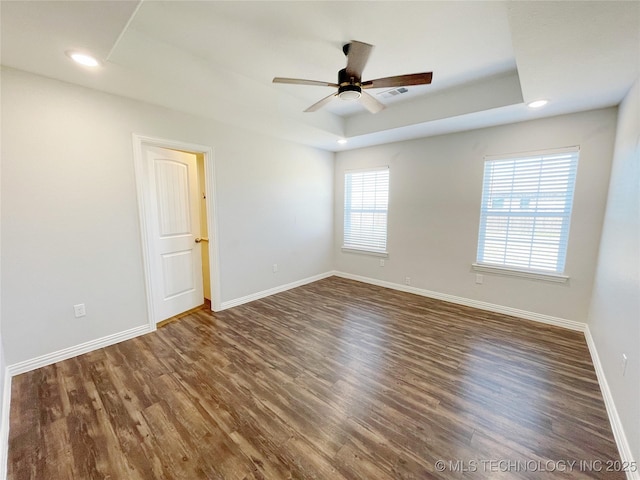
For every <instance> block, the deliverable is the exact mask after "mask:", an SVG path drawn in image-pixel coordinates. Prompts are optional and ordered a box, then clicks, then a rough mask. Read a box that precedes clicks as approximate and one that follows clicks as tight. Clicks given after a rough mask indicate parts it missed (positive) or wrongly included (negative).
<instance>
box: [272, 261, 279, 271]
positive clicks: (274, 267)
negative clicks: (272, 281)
mask: <svg viewBox="0 0 640 480" xmlns="http://www.w3.org/2000/svg"><path fill="white" fill-rule="evenodd" d="M271 269H272V270H273V273H276V272H277V271H278V264H277V263H274V264H273V267H271Z"/></svg>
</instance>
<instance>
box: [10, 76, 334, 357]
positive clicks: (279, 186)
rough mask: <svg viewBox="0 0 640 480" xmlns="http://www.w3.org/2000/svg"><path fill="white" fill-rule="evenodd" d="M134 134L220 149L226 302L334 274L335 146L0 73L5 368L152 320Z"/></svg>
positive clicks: (221, 244) (220, 218)
mask: <svg viewBox="0 0 640 480" xmlns="http://www.w3.org/2000/svg"><path fill="white" fill-rule="evenodd" d="M132 133H138V134H142V135H147V136H152V137H160V138H166V139H172V140H178V141H182V142H190V143H197V144H201V145H209V146H212V147H213V149H214V156H215V162H216V172H217V182H216V189H217V201H218V204H217V209H218V222H219V229H220V232H218V234H219V253H220V258H221V267H220V278H221V287H222V301H223V302H224V301H229V300H233V299H236V298H238V297H242V296H245V295H249V294H252V293H256V292H259V291H262V290H266V289H269V288H273V287H277V286H280V285H284V284H287V283H290V282H294V281H297V280H300V279H303V278H306V277H310V276H313V275H317V274H321V273H324V272H327V271H329V270H331V268H332V261H333V252H332V235H333V230H332V228H333V166H334V155H333V154H332V153H329V152H325V151H321V150H317V149H313V148H309V147H304V146H300V145H297V144H294V143H289V142H285V141H279V140H275V139H273V138H269V137H265V136H260V135H257V134H255V133H252V132H249V131H245V130H242V129H239V128H235V127H229V126H225V125H223V124H220V123H217V122H214V121H210V120H206V119H202V118H197V117H194V116H190V115H186V114H181V113H178V112H175V111H172V110H168V109H164V108H160V107H156V106H152V105H149V104H145V103H142V102H137V101H133V100H129V99H125V98H123V97H117V96H113V95H109V94H104V93H100V92H97V91H94V90H90V89H86V88H82V87H77V86H74V85H71V84H66V83H63V82H58V81H54V80H49V79H46V78H43V77H39V76H35V75H31V74H27V73H24V72H20V71H16V70H11V69H3V70H2V159H3V163H2V169H3V171H2V200H1V201H2V219H1V220H2V225H3V228H2V243H1V245H2V259H3V262H2V287H3V288H2V299H1V306H2V310H1V315H2V335H3V339H4V342H5V347H6V352H5V353H6V358H7V363H8V364H13V363H16V362H20V361H23V360H27V359H32V358H35V357H38V356H40V355H44V354H47V353H52V352H55V351H58V350H60V349H63V348H66V347H72V346H76V345H79V344H81V343H84V342H88V341H91V340H95V339H99V338H102V337H105V336H107V335H110V334H114V333H119V332H122V331H125V330H128V329H130V328H134V327H137V326H141V325H144V324H146V322H147V312H146V303H145V290H144V277H143V267H142V253H141V240H140V227H139V220H138V204H137V197H136V186H135V177H134V163H133V148H132ZM274 263H277V264H278V266H279V271H278V273H277V274H274V273H272V270H271V266H272V264H274ZM76 303H85V304H86V309H87V316H86V317H83V318H79V319H76V318H75V317H74V315H73V308H72V306H73V305H74V304H76Z"/></svg>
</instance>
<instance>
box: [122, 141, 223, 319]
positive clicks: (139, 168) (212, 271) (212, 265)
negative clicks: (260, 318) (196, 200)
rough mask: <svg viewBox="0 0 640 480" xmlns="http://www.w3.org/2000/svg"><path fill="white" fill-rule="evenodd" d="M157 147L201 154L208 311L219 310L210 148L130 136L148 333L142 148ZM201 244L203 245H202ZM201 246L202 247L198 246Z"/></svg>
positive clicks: (151, 315)
mask: <svg viewBox="0 0 640 480" xmlns="http://www.w3.org/2000/svg"><path fill="white" fill-rule="evenodd" d="M145 146H150V147H160V148H167V149H169V150H182V151H185V152H189V153H195V154H201V155H202V156H203V157H204V177H205V178H204V184H205V195H206V197H207V198H206V201H205V204H206V208H207V229H208V232H209V243H208V248H209V282H210V284H211V310H213V311H214V312H217V311H219V310H220V257H219V254H218V235H219V229H218V215H217V208H216V206H217V202H216V189H215V185H216V172H215V162H214V156H213V148H212V147H209V146H207V145H198V144H196V143H188V142H181V141H178V140H169V139H165V138H157V137H149V136H146V135H140V134H137V133H134V134H133V164H134V169H135V179H136V192H137V196H138V213H139V217H140V240H141V246H142V263H143V269H144V281H145V293H146V296H147V298H146V300H147V316H148V322H149V327H150V328H151V330H152V331H153V330H155V329H156V322H155V320H154V318H155V307H154V305H153V298H154V293H155V292H154V288H153V282H151V225H150V222H149V220H148V215H149V214H150V212H151V211H152V210H151V205H149V200H148V199H147V198H146V195H145V194H144V184H143V182H144V172H145V170H144V161H145V156H144V151H143V150H144V147H145ZM203 243H205V242H203ZM201 245H202V244H201Z"/></svg>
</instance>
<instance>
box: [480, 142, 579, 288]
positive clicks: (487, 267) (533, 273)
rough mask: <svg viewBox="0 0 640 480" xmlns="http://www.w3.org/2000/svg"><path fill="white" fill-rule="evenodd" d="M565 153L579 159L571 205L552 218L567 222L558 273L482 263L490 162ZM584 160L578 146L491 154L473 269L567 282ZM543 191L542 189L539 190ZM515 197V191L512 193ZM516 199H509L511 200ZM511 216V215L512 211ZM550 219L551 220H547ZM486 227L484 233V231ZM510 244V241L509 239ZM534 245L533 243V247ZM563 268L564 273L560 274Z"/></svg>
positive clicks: (572, 176) (562, 230) (570, 192)
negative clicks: (573, 222)
mask: <svg viewBox="0 0 640 480" xmlns="http://www.w3.org/2000/svg"><path fill="white" fill-rule="evenodd" d="M564 154H573V155H575V160H571V162H572V166H573V170H572V171H570V172H569V173H568V178H569V179H570V181H571V182H572V183H571V184H569V185H568V186H567V189H566V191H565V196H566V197H567V198H568V200H569V203H568V206H566V207H565V212H564V213H562V214H554V215H549V216H550V217H554V216H556V217H558V218H562V219H563V223H562V225H561V227H560V239H559V242H558V251H559V253H560V254H563V256H561V257H559V258H558V260H557V262H556V270H555V271H551V270H544V269H535V268H526V267H520V266H517V265H513V264H511V265H510V264H497V263H489V262H482V261H480V258H481V257H482V256H483V255H481V254H484V251H481V247H482V248H484V244H485V243H484V242H485V241H486V217H487V216H489V215H488V212H487V203H488V200H489V198H490V194H489V193H488V192H487V191H486V189H487V187H488V186H489V185H490V184H491V182H490V181H489V180H490V179H488V178H487V175H488V170H487V163H488V162H499V161H505V162H507V161H518V160H522V161H526V160H531V159H532V158H535V157H545V156H549V157H550V156H554V155H564ZM579 159H580V148H579V147H578V146H572V147H564V148H556V149H547V150H538V151H532V152H521V153H511V154H505V155H487V156H485V157H484V171H483V181H482V197H481V204H480V219H479V220H480V221H479V226H478V243H477V249H476V261H475V263H472V269H473V270H475V271H478V272H485V273H495V274H502V275H510V276H518V277H525V278H534V279H539V280H546V281H551V282H559V283H564V282H567V281H568V280H569V276H568V275H567V274H566V259H567V255H568V249H569V231H570V226H571V219H572V215H573V204H574V199H575V189H576V180H577V174H578V164H579ZM538 188H539V187H538ZM539 193H540V190H539V189H538V191H537V192H536V197H535V198H536V200H537V199H538V198H539ZM510 194H511V195H512V194H513V190H512V191H511V192H510ZM512 198H513V197H511V198H509V200H511V199H512ZM508 213H511V212H508ZM508 213H507V214H505V215H499V216H503V217H504V218H507V219H511V218H515V217H522V218H540V217H543V216H544V214H542V215H538V212H533V213H531V214H530V215H523V214H522V213H519V214H517V215H511V216H510V215H509V214H508ZM547 218H548V217H547ZM483 228H484V231H483ZM505 241H508V240H505ZM530 245H531V244H530ZM560 268H562V271H560Z"/></svg>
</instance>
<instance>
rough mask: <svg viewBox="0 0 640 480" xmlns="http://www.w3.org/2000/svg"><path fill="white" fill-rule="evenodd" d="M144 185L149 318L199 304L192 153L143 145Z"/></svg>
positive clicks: (196, 198)
mask: <svg viewBox="0 0 640 480" xmlns="http://www.w3.org/2000/svg"><path fill="white" fill-rule="evenodd" d="M143 155H144V169H145V172H144V183H145V186H144V190H145V195H146V198H147V200H148V203H147V204H148V205H150V206H151V209H150V212H149V213H150V217H148V218H147V222H148V224H147V226H148V230H149V233H150V237H151V238H149V243H150V247H151V252H150V253H151V265H150V266H149V267H150V270H151V277H152V278H151V282H152V284H153V292H154V298H153V304H154V308H153V310H154V317H155V321H156V323H157V322H160V321H162V320H166V319H167V318H170V317H173V316H175V315H177V314H179V313H182V312H185V311H187V310H189V309H191V308H195V307H197V306H199V305H202V303H203V301H204V296H203V290H202V252H201V250H200V249H201V248H203V247H202V245H206V244H203V243H197V242H196V239H197V240H198V242H199V241H200V239H199V238H198V237H199V235H200V216H199V205H200V204H199V195H198V179H197V174H198V169H197V163H196V156H195V155H194V154H192V153H184V152H178V151H175V150H168V149H165V148H159V147H151V146H144V147H143Z"/></svg>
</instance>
